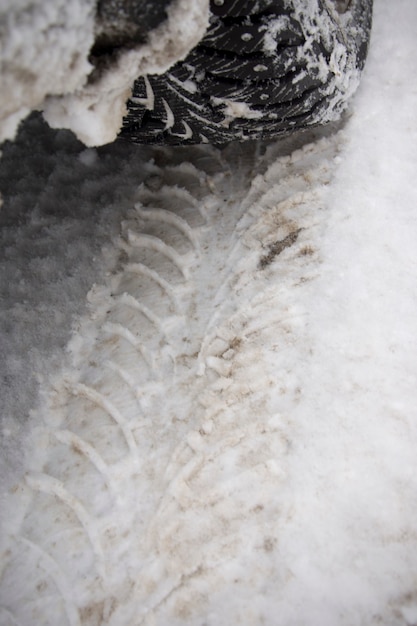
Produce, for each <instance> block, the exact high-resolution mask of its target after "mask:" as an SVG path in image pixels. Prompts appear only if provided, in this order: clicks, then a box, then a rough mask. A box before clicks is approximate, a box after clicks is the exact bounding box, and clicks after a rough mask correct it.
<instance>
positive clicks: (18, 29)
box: [0, 0, 209, 146]
mask: <svg viewBox="0 0 417 626" xmlns="http://www.w3.org/2000/svg"><path fill="white" fill-rule="evenodd" d="M95 6H96V3H95V2H94V1H93V0H87V1H85V0H34V1H30V2H29V1H28V0H19V1H18V2H16V0H3V1H2V4H1V6H0V75H1V89H0V142H1V141H4V140H5V139H12V138H13V137H14V136H15V133H16V130H17V127H18V125H19V122H20V121H21V120H22V119H23V118H24V117H26V115H27V114H28V113H29V112H30V111H32V110H34V109H42V110H43V111H44V115H45V119H47V120H48V122H49V124H50V125H51V126H52V127H54V128H69V129H71V130H72V131H73V132H74V133H75V134H76V135H77V137H78V138H79V139H80V140H81V141H83V142H84V144H85V145H87V146H98V145H103V144H106V143H109V142H111V141H113V140H114V139H115V138H116V136H117V134H118V132H119V130H120V128H121V126H122V119H123V116H124V115H125V113H126V101H127V99H128V97H129V95H130V93H131V89H132V86H133V82H134V80H135V79H136V78H138V77H139V76H143V75H145V74H161V73H163V72H165V71H166V70H167V69H168V68H169V67H170V66H171V65H172V64H173V63H174V62H176V61H178V60H180V59H182V58H184V57H185V56H186V54H187V53H188V52H189V51H190V50H191V49H192V48H193V47H194V46H195V45H196V44H197V42H198V41H199V40H200V39H201V38H202V36H203V34H204V32H205V30H206V28H207V25H208V15H209V11H208V0H175V2H172V3H171V4H170V6H169V7H168V9H167V14H168V19H167V20H166V21H165V22H163V23H162V24H161V25H160V26H159V27H158V28H156V29H154V30H153V31H152V32H151V33H150V35H149V38H148V41H147V42H146V43H145V44H143V45H138V46H137V47H136V48H135V49H131V50H126V51H124V52H123V53H122V54H120V55H119V56H118V57H117V59H114V60H113V61H112V62H111V63H109V66H108V67H106V69H105V70H103V71H102V72H101V74H100V77H99V78H95V79H94V80H93V81H91V80H89V79H88V77H89V75H90V74H91V72H92V70H93V67H92V65H91V63H90V62H89V60H88V57H89V54H90V50H91V47H92V45H93V43H94V28H95V24H94V18H95Z"/></svg>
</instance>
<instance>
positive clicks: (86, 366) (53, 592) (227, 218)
mask: <svg viewBox="0 0 417 626" xmlns="http://www.w3.org/2000/svg"><path fill="white" fill-rule="evenodd" d="M339 143H340V140H339V137H338V135H335V136H334V137H333V138H331V139H323V140H321V141H319V142H317V143H314V144H311V145H307V146H306V147H304V148H302V149H300V150H298V151H296V152H294V153H293V154H292V155H289V156H282V157H280V158H278V160H277V161H276V162H275V158H274V150H277V149H278V148H277V147H273V146H272V147H271V148H269V150H267V153H266V155H264V156H262V155H260V154H259V153H258V152H257V150H258V147H257V146H255V145H254V146H252V147H250V148H248V149H247V150H246V151H245V152H244V153H242V151H241V150H240V149H239V146H237V147H236V146H235V147H233V146H232V147H231V148H230V149H229V154H228V153H227V152H226V153H223V154H222V153H220V152H217V151H216V150H214V149H212V148H209V147H198V148H194V149H192V150H194V152H193V153H192V154H191V152H190V150H191V149H188V150H189V152H188V156H189V158H190V160H191V159H192V160H193V162H194V163H195V164H196V165H191V163H187V162H182V160H183V159H184V155H185V154H187V153H184V152H181V153H178V152H175V151H171V150H170V149H168V148H164V149H163V150H162V151H159V152H158V151H156V152H155V158H154V160H153V161H151V162H150V163H149V164H148V165H147V166H146V167H147V174H148V175H147V178H146V180H145V183H144V184H142V185H141V186H140V187H139V189H138V192H137V200H136V203H135V205H134V206H132V209H131V213H130V215H128V216H127V219H126V220H125V222H124V223H123V224H122V226H121V233H122V234H121V237H120V240H119V241H118V242H116V245H117V246H118V248H119V251H120V254H119V265H118V267H117V268H115V271H114V273H113V274H112V275H110V276H109V279H108V282H107V284H105V285H104V286H102V287H97V286H95V287H94V288H93V289H92V290H91V292H90V294H89V300H90V306H91V315H90V317H88V318H86V319H85V320H84V321H83V323H82V325H81V328H80V330H79V332H78V333H77V334H75V335H74V337H73V339H72V341H71V344H70V350H71V353H72V361H73V363H72V368H71V369H69V370H67V371H65V372H63V373H62V374H59V376H57V378H56V380H55V381H54V389H53V390H52V391H51V393H50V394H49V398H48V401H47V402H46V405H45V408H44V410H43V413H42V426H40V427H39V432H38V434H37V438H36V441H35V442H34V450H35V452H36V454H34V458H33V461H32V467H31V468H30V471H28V473H27V474H26V478H25V482H24V483H23V484H21V485H18V486H17V487H16V489H15V490H14V493H13V494H11V496H10V510H11V511H15V515H14V517H13V516H11V520H10V525H9V532H8V536H7V541H6V545H5V546H3V550H2V561H1V570H2V577H1V586H0V598H1V608H0V616H1V623H2V624H20V625H21V626H29V625H33V624H43V625H48V626H49V625H50V626H56V625H57V624H69V625H70V626H78V625H80V624H83V625H88V626H98V625H105V624H106V625H109V626H110V625H111V626H127V625H128V624H133V623H134V624H159V625H161V626H162V625H163V624H170V625H175V624H183V623H184V621H186V623H187V624H201V623H202V621H201V620H202V619H205V620H206V621H205V623H207V624H213V625H214V624H216V626H218V625H219V624H231V623H238V622H239V621H240V620H241V621H242V623H260V619H261V615H262V611H263V610H264V608H265V607H263V605H262V602H260V603H258V605H256V604H255V605H254V607H252V609H251V613H250V617H249V618H248V615H247V614H246V612H247V607H246V603H245V602H244V601H242V598H243V597H246V598H250V597H251V595H253V594H252V592H253V589H254V588H255V587H256V584H257V583H256V580H257V578H258V577H259V576H260V575H262V576H265V572H267V571H268V572H269V574H268V577H269V576H273V577H277V576H278V578H279V577H280V576H281V575H282V573H280V572H281V570H280V568H281V565H280V564H279V561H277V559H276V558H275V555H274V551H275V546H276V544H277V542H278V540H279V536H278V535H279V528H280V523H281V521H280V520H281V519H283V517H284V518H285V515H287V512H286V511H285V504H283V507H284V508H281V503H280V497H279V496H278V495H277V493H279V490H282V492H283V494H285V489H286V483H285V472H286V470H285V468H286V456H287V451H288V446H290V442H289V440H288V438H287V435H286V434H285V433H286V429H285V428H284V423H283V421H282V420H283V419H284V418H283V417H282V414H283V412H285V403H286V402H289V401H292V400H291V399H294V398H296V396H297V393H298V391H297V382H296V380H295V379H294V375H293V374H292V366H293V364H292V362H291V358H290V355H289V353H288V351H287V350H283V349H282V346H283V345H285V343H284V341H285V340H286V339H285V338H286V337H288V334H289V333H291V332H292V331H293V330H294V329H296V330H297V332H296V334H294V341H297V342H300V343H302V341H303V333H302V330H301V329H300V324H299V321H300V320H299V316H300V311H299V310H298V308H297V300H296V298H297V296H296V291H297V290H296V287H297V286H299V285H302V284H304V283H305V282H308V281H309V280H310V279H311V277H312V276H311V269H309V260H310V259H311V258H312V257H314V255H315V254H316V252H315V250H314V248H313V246H312V245H311V240H314V231H315V229H317V228H318V226H317V224H319V223H320V208H321V207H322V206H323V201H324V196H325V193H326V188H327V184H328V182H329V180H330V177H331V173H332V166H331V164H332V162H333V161H334V156H335V154H336V153H337V149H338V144H339ZM279 149H282V148H279ZM176 159H177V160H178V162H177V163H176ZM228 159H229V160H232V161H233V162H236V161H238V160H240V161H241V164H240V167H239V174H235V175H234V176H231V175H230V173H231V172H230V169H229V167H228ZM270 162H273V165H271V166H270V167H269V169H267V165H268V163H270ZM167 163H168V164H167ZM265 169H266V172H264V171H263V170H265ZM277 377H278V378H277ZM284 390H285V393H284ZM289 399H290V400H289ZM284 502H285V497H284V499H283V503H284ZM272 519H273V523H271V520H272ZM277 568H278V569H277ZM237 575H238V580H237V579H236V576H237ZM231 587H233V590H234V591H233V592H230V593H229V595H228V597H227V605H226V607H227V610H226V611H225V612H224V613H223V614H222V615H220V614H219V613H218V609H217V607H218V606H223V607H224V598H223V593H224V589H227V588H228V589H229V591H230V589H231ZM237 591H239V593H238V594H237V595H235V592H236V593H237ZM222 598H223V599H222ZM268 601H269V600H268V596H265V598H264V602H268Z"/></svg>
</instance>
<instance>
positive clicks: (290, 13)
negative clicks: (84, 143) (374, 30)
mask: <svg viewBox="0 0 417 626" xmlns="http://www.w3.org/2000/svg"><path fill="white" fill-rule="evenodd" d="M371 16H372V0H211V18H210V26H209V28H208V30H207V32H206V35H205V36H204V38H203V39H202V40H201V42H200V43H199V45H198V46H197V47H196V48H195V49H194V50H192V51H191V52H190V54H189V55H188V57H187V58H186V59H185V60H184V61H182V62H179V63H177V64H176V65H174V67H172V68H171V69H170V71H169V72H167V73H166V74H163V75H161V76H147V77H141V78H139V79H138V80H137V81H136V82H135V85H134V88H133V93H132V97H131V99H130V100H129V101H128V114H127V116H126V117H125V120H124V124H123V128H122V130H121V133H120V136H121V137H122V138H126V139H130V140H132V141H134V142H136V143H154V144H180V145H184V144H191V143H201V142H210V143H215V144H219V143H225V142H228V141H230V140H240V141H242V140H246V139H266V138H273V137H276V136H279V135H283V134H288V133H289V132H292V131H294V130H296V129H302V128H306V127H311V126H314V125H318V124H323V123H326V122H329V121H334V120H336V119H338V118H339V117H340V114H341V112H342V111H343V110H344V109H345V108H346V105H347V102H348V101H349V99H350V96H351V95H352V93H353V92H354V91H355V89H356V87H357V84H358V82H359V75H360V72H361V70H362V69H363V66H364V62H365V58H366V54H367V48H368V41H369V35H370V29H371Z"/></svg>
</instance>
